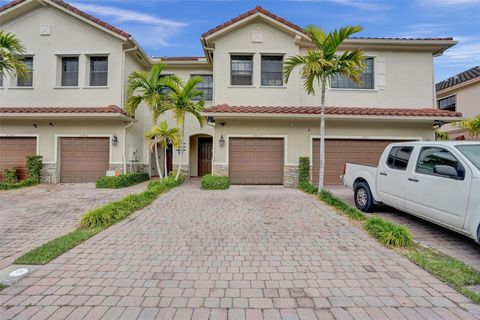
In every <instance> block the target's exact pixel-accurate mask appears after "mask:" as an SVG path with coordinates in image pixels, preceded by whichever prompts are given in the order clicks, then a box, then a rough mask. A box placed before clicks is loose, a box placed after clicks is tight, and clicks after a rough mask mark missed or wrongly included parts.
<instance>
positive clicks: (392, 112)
mask: <svg viewBox="0 0 480 320" xmlns="http://www.w3.org/2000/svg"><path fill="white" fill-rule="evenodd" d="M204 113H206V114H208V113H263V114H303V115H318V114H320V107H312V106H299V107H288V106H285V107H282V106H278V107H276V106H229V105H227V104H221V105H217V106H213V107H210V108H207V109H205V110H204ZM325 114H327V115H339V116H393V117H399V116H400V117H402V116H403V117H442V118H443V117H452V118H454V117H462V113H460V112H451V111H445V110H438V109H434V108H423V109H406V108H362V107H326V108H325Z"/></svg>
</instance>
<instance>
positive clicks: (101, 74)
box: [90, 56, 108, 87]
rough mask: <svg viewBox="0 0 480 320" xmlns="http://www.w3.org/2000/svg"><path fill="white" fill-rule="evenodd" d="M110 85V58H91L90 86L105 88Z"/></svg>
mask: <svg viewBox="0 0 480 320" xmlns="http://www.w3.org/2000/svg"><path fill="white" fill-rule="evenodd" d="M107 84H108V57H106V56H93V57H90V86H92V87H105V86H107Z"/></svg>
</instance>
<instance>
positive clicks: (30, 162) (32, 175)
mask: <svg viewBox="0 0 480 320" xmlns="http://www.w3.org/2000/svg"><path fill="white" fill-rule="evenodd" d="M42 161H43V157H42V156H27V160H26V161H25V168H26V171H27V176H28V178H29V179H33V180H35V181H36V182H37V183H40V175H41V173H42V166H43V164H42Z"/></svg>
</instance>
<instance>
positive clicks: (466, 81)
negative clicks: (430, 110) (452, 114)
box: [436, 66, 480, 140]
mask: <svg viewBox="0 0 480 320" xmlns="http://www.w3.org/2000/svg"><path fill="white" fill-rule="evenodd" d="M436 89H437V107H438V109H440V110H449V111H458V112H461V113H462V114H463V116H464V117H465V118H472V117H476V116H478V115H480V102H479V101H480V66H476V67H473V68H470V69H468V70H466V71H464V72H461V73H459V74H457V75H455V76H453V77H450V78H448V79H446V80H443V81H440V82H439V83H437V84H436ZM441 130H444V131H446V132H447V133H448V135H449V138H450V139H452V140H453V139H456V140H470V139H478V137H472V136H470V134H469V133H468V132H467V131H466V130H464V129H461V128H457V127H454V126H452V125H451V124H446V125H445V126H442V128H441Z"/></svg>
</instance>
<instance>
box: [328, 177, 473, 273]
mask: <svg viewBox="0 0 480 320" xmlns="http://www.w3.org/2000/svg"><path fill="white" fill-rule="evenodd" d="M328 189H329V190H330V191H331V192H332V193H333V194H335V195H336V196H338V197H340V198H341V199H343V200H345V201H347V202H348V203H350V204H351V205H352V206H354V207H355V202H354V199H353V191H352V190H350V189H347V188H345V187H344V186H330V187H328ZM372 214H374V215H376V216H381V217H383V218H385V219H388V220H391V221H394V222H396V223H399V224H402V225H404V226H406V227H408V228H409V229H410V231H411V232H412V234H413V236H414V238H415V240H417V241H418V242H420V243H421V244H423V245H424V246H427V247H431V248H435V249H437V250H438V251H440V252H443V253H445V254H447V255H449V256H452V257H455V258H456V259H459V260H461V261H463V262H465V263H466V264H469V265H471V266H472V267H474V268H476V269H477V270H480V245H478V244H477V243H475V241H473V240H472V239H470V238H468V237H466V236H464V235H461V234H459V233H457V232H454V231H451V230H449V229H446V228H443V227H441V226H438V225H436V224H434V223H431V222H428V221H426V220H423V219H420V218H417V217H415V216H412V215H410V214H408V213H405V212H401V211H399V210H396V209H393V208H390V207H387V206H380V207H378V208H376V209H375V212H373V213H372Z"/></svg>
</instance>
